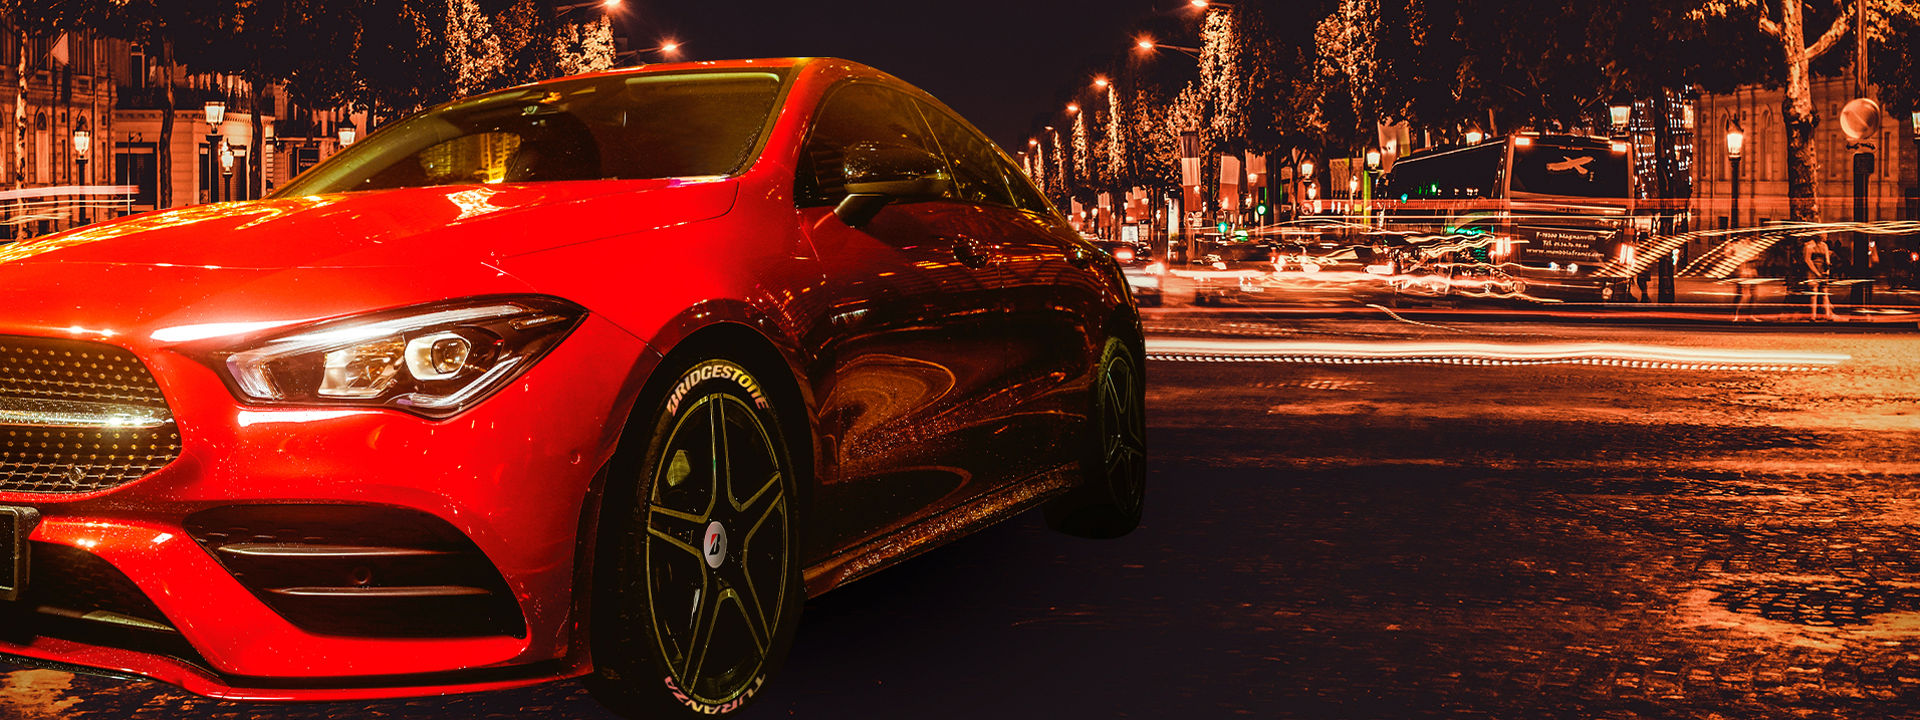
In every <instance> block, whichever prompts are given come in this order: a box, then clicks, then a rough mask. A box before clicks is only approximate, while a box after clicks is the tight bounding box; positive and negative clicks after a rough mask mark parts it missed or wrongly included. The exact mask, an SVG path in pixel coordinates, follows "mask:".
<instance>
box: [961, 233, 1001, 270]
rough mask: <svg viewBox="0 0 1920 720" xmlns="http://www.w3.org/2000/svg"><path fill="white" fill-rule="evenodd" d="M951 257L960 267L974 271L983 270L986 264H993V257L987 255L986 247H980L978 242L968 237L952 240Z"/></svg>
mask: <svg viewBox="0 0 1920 720" xmlns="http://www.w3.org/2000/svg"><path fill="white" fill-rule="evenodd" d="M953 257H954V259H956V260H959V261H960V264H961V265H965V266H967V267H970V268H973V269H975V270H978V269H980V268H984V267H986V266H987V264H988V263H990V262H993V257H992V256H991V255H989V254H988V252H987V248H986V246H984V245H981V244H980V241H979V240H975V239H973V238H970V237H963V238H955V239H954V241H953Z"/></svg>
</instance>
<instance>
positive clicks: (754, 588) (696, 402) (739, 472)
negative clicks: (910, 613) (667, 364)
mask: <svg viewBox="0 0 1920 720" xmlns="http://www.w3.org/2000/svg"><path fill="white" fill-rule="evenodd" d="M656 407H657V415H656V416H657V418H658V420H657V421H656V422H655V423H653V426H652V430H653V432H652V433H651V435H650V436H649V437H648V438H647V440H648V444H647V449H646V454H645V457H644V458H643V460H642V462H640V463H638V465H637V467H635V466H633V465H625V464H623V463H619V462H618V461H616V463H615V471H616V472H618V471H620V470H622V469H625V470H626V471H628V472H632V471H635V470H637V471H638V472H637V473H635V474H638V475H640V480H639V482H637V483H632V484H633V485H634V486H635V487H634V488H633V491H632V494H631V495H627V496H625V497H623V498H621V503H620V505H619V506H616V505H614V504H613V501H614V498H613V497H612V496H611V495H610V496H609V498H608V501H609V504H608V506H607V507H608V508H609V512H618V513H621V514H620V515H609V516H607V517H608V518H609V519H616V518H617V519H618V520H619V521H620V527H617V528H615V527H608V530H609V532H611V533H614V535H611V536H609V537H610V538H611V539H612V543H611V545H612V546H613V548H612V551H611V552H608V551H606V550H603V552H602V554H601V558H602V564H601V566H600V567H601V570H600V571H598V572H606V573H608V575H607V576H603V577H604V578H605V581H603V582H600V583H598V584H599V586H600V587H601V588H602V590H603V592H602V593H601V594H600V595H599V596H598V597H597V598H596V601H595V602H596V612H595V613H594V615H595V619H594V622H595V632H594V647H593V652H594V659H595V669H596V672H595V675H594V677H593V682H592V683H591V686H592V688H593V690H594V692H595V694H596V695H598V696H601V697H602V699H603V700H606V701H607V704H608V705H609V706H611V707H613V708H615V709H616V710H619V711H622V712H626V713H631V714H633V715H635V716H639V717H663V716H665V717H674V716H689V717H691V716H703V717H706V716H713V715H725V714H731V713H732V712H734V711H736V710H738V709H740V708H741V707H742V706H744V705H745V704H746V703H747V702H748V701H750V700H751V699H752V698H753V696H754V695H755V694H756V693H758V692H759V691H760V689H761V688H762V686H763V685H764V684H765V682H766V680H767V678H768V677H769V676H770V675H772V674H773V672H774V671H775V670H776V669H777V667H778V665H779V664H780V662H781V661H782V660H783V659H784V658H785V656H786V652H787V649H788V648H789V647H791V645H792V642H793V635H794V629H795V627H796V626H797V624H798V620H799V613H800V603H801V600H802V599H803V597H802V596H803V592H802V588H801V585H802V583H801V579H800V568H799V564H798V560H797V556H796V552H797V550H798V548H797V546H796V542H795V539H796V537H797V535H796V533H795V531H794V526H793V514H792V498H793V494H794V490H793V487H794V482H795V478H794V473H793V466H792V463H791V460H790V455H789V453H788V452H787V446H786V444H785V441H784V439H783V438H782V436H781V433H780V425H779V421H778V417H777V415H776V413H775V412H774V410H773V406H772V404H771V402H770V401H769V399H768V397H767V396H766V394H765V390H764V388H763V387H762V386H761V385H760V383H759V381H758V380H756V379H755V378H754V376H753V375H752V374H751V373H750V372H748V371H747V370H746V369H745V368H744V367H743V366H741V365H738V364H735V363H732V362H728V361H724V360H708V361H705V362H700V363H696V364H693V365H692V366H691V367H689V368H687V369H686V370H685V371H684V372H682V373H681V374H679V376H678V379H677V380H676V381H675V382H673V383H672V384H671V385H669V386H668V389H667V392H666V394H665V396H664V397H663V398H660V399H659V401H658V402H657V404H656ZM614 478H617V476H614ZM614 478H610V480H609V484H610V485H611V483H613V482H615V481H616V480H615V479H614Z"/></svg>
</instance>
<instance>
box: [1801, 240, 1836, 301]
mask: <svg viewBox="0 0 1920 720" xmlns="http://www.w3.org/2000/svg"><path fill="white" fill-rule="evenodd" d="M1800 261H1801V263H1803V264H1804V265H1805V270H1806V273H1807V314H1808V317H1809V318H1810V319H1813V320H1837V319H1839V318H1837V317H1836V316H1834V314H1833V297H1832V295H1831V294H1829V293H1828V292H1827V282H1828V278H1829V277H1831V276H1832V273H1833V250H1832V249H1830V248H1828V247H1827V239H1826V237H1825V236H1823V235H1814V236H1812V237H1809V238H1807V241H1806V243H1805V244H1802V245H1801V246H1800Z"/></svg>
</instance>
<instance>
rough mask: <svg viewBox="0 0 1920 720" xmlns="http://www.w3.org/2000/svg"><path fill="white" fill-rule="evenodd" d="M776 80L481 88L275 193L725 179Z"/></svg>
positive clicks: (692, 78)
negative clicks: (485, 91)
mask: <svg viewBox="0 0 1920 720" xmlns="http://www.w3.org/2000/svg"><path fill="white" fill-rule="evenodd" d="M784 80H785V76H784V74H783V73H782V72H779V71H770V70H769V71H760V70H756V71H750V72H688V73H672V74H640V75H624V76H612V77H595V78H583V79H580V80H573V81H568V82H562V83H553V84H547V85H539V86H535V87H525V88H516V89H512V90H506V91H503V92H498V93H493V94H491V95H483V96H480V97H476V98H472V99H469V100H463V101H459V102H455V103H451V104H448V105H443V106H440V107H438V108H435V109H433V110H429V111H427V112H424V113H421V114H419V115H415V116H413V117H411V118H408V119H406V120H403V121H401V122H399V123H396V124H395V125H394V126H393V127H390V128H386V129H384V130H382V131H381V132H379V133H378V134H375V135H374V136H372V137H370V138H368V139H367V140H366V141H365V142H363V143H360V144H359V145H355V146H353V147H352V148H349V149H348V150H347V151H345V152H342V153H340V154H339V155H337V156H335V157H334V158H333V159H331V160H329V161H328V162H326V163H325V164H322V165H320V166H318V167H316V168H314V169H313V170H312V171H311V172H308V173H307V174H305V175H302V176H301V177H299V178H298V179H296V180H294V181H293V182H292V183H291V184H289V185H288V186H287V187H286V188H285V189H283V190H282V191H280V193H278V194H279V195H280V196H284V197H298V196H306V195H321V194H326V193H336V192H353V191H359V190H386V189H391V188H405V187H428V186H435V185H470V184H495V183H525V182H547V181H559V180H616V179H617V180H641V179H654V178H671V177H705V176H717V175H730V174H733V173H735V172H737V171H738V170H739V169H740V168H741V167H743V166H745V165H746V164H747V163H748V161H749V160H750V157H749V156H750V155H751V154H752V153H753V150H754V147H755V146H756V145H758V144H759V141H760V136H761V134H762V133H763V132H764V131H765V128H766V126H767V124H768V118H769V116H770V115H771V113H772V110H773V107H774V104H775V102H776V101H777V99H778V97H779V94H780V88H781V86H782V83H783V82H784Z"/></svg>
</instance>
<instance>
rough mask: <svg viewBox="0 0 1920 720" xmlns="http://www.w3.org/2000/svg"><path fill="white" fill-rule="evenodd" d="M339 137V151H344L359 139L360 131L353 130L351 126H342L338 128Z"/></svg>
mask: <svg viewBox="0 0 1920 720" xmlns="http://www.w3.org/2000/svg"><path fill="white" fill-rule="evenodd" d="M339 136H340V149H342V150H345V149H347V148H349V147H352V146H353V143H354V142H355V141H356V140H357V139H359V137H360V131H359V130H356V129H354V127H353V126H352V125H344V124H343V125H341V126H340V132H339Z"/></svg>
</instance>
